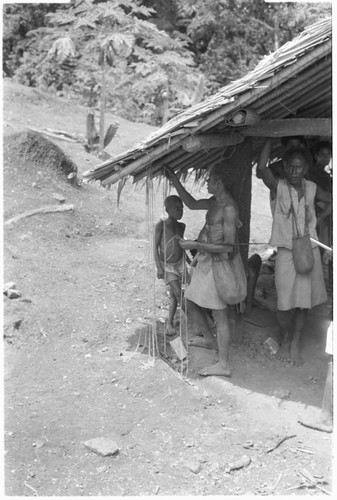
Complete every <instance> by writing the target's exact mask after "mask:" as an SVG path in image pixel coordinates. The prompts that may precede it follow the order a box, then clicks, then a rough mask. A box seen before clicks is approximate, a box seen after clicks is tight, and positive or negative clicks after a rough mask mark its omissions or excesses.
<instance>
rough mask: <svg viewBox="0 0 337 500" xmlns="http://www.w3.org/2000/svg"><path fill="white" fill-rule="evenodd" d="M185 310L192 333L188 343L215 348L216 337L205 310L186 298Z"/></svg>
mask: <svg viewBox="0 0 337 500" xmlns="http://www.w3.org/2000/svg"><path fill="white" fill-rule="evenodd" d="M186 311H187V318H188V321H189V324H190V331H191V333H192V338H191V339H190V341H189V345H191V346H195V347H205V348H206V349H216V348H217V343H216V338H215V337H214V334H213V332H212V329H211V328H210V322H209V319H208V318H207V314H208V313H207V312H206V310H205V309H203V308H202V307H200V306H198V305H197V304H195V303H194V302H192V301H191V300H188V299H186Z"/></svg>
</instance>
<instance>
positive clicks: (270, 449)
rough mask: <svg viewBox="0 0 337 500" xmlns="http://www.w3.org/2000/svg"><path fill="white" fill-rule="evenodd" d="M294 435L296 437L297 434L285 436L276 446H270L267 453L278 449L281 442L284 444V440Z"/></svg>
mask: <svg viewBox="0 0 337 500" xmlns="http://www.w3.org/2000/svg"><path fill="white" fill-rule="evenodd" d="M294 437H296V434H293V435H292V436H285V437H284V438H282V439H280V441H278V442H277V443H276V444H275V445H274V446H272V447H271V448H268V450H266V453H270V452H271V451H274V450H276V448H278V447H279V446H280V444H282V443H283V442H284V441H286V440H287V439H291V438H294Z"/></svg>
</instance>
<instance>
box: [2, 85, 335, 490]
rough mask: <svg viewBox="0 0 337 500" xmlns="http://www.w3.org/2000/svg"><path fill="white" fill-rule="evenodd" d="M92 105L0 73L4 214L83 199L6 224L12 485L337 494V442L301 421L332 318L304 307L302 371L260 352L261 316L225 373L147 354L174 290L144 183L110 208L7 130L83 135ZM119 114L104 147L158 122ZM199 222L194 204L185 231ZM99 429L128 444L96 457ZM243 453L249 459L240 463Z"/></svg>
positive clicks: (193, 357) (199, 356) (192, 360)
mask: <svg viewBox="0 0 337 500" xmlns="http://www.w3.org/2000/svg"><path fill="white" fill-rule="evenodd" d="M86 111H87V110H86V109H85V108H83V107H81V106H78V105H76V104H73V103H71V102H68V101H66V100H64V99H63V100H62V99H57V98H55V97H51V96H49V95H46V94H44V93H42V92H39V91H37V90H34V89H28V88H25V87H22V86H19V85H16V84H13V83H12V82H10V81H8V82H7V81H5V82H4V135H5V138H4V174H3V183H4V189H3V196H4V219H5V221H8V220H9V219H11V218H12V217H14V216H16V215H18V214H21V213H23V212H26V211H28V210H31V209H35V208H39V207H44V206H46V205H48V206H49V205H57V204H58V201H57V199H56V198H55V194H58V195H62V196H63V197H64V198H65V201H64V203H65V204H73V205H74V210H73V211H69V212H68V211H67V212H60V213H45V214H37V215H33V216H30V217H26V218H23V219H21V220H19V221H17V222H15V223H12V224H5V225H4V282H5V283H7V282H15V283H16V287H17V289H18V290H19V291H20V292H21V297H19V298H16V299H9V298H8V297H5V296H4V326H5V328H4V332H5V333H4V334H5V338H4V343H3V346H4V361H5V364H4V366H5V373H4V375H5V382H4V385H5V394H4V416H5V493H6V494H7V495H24V496H79V495H82V496H83V495H84V496H102V495H106V496H115V495H127V496H134V495H211V494H212V495H236V494H245V495H248V494H254V495H264V496H265V495H274V494H279V495H280V494H282V495H287V494H299V495H304V494H309V493H310V494H314V495H320V494H322V493H323V492H330V493H331V489H332V463H331V436H330V435H328V434H320V433H319V432H316V431H313V430H310V429H307V428H304V427H302V426H300V425H299V424H298V423H297V419H298V417H299V416H300V415H302V414H304V413H305V412H311V413H314V412H315V411H318V407H319V406H320V404H321V399H322V395H323V387H324V382H325V374H326V368H327V357H326V355H325V353H324V345H325V332H326V327H327V321H328V315H327V311H326V310H325V309H324V308H321V309H320V310H318V311H315V312H313V313H312V314H311V317H310V322H309V323H310V324H309V325H308V337H307V341H306V346H305V351H304V355H305V359H306V363H305V365H304V366H303V367H301V368H295V367H291V366H289V365H287V364H286V363H282V362H280V361H278V360H276V359H274V358H273V357H272V356H271V355H270V354H269V353H268V351H267V350H266V349H265V348H264V346H263V342H264V340H265V339H266V338H268V337H269V336H273V335H274V336H275V335H277V326H276V320H275V315H274V314H273V313H271V312H269V311H263V310H261V309H256V310H255V318H257V320H258V321H259V322H260V324H261V325H262V326H256V325H253V324H251V323H246V322H243V321H242V320H241V319H240V318H237V319H236V329H235V332H234V334H233V343H232V349H231V359H232V365H233V376H232V378H231V379H230V380H224V379H221V378H216V377H211V378H209V379H200V377H198V376H197V374H196V373H197V370H198V367H200V366H204V365H205V364H207V363H209V362H212V359H213V357H214V355H215V353H214V352H211V351H207V352H205V351H204V350H203V349H197V348H192V349H191V350H190V352H189V364H188V374H187V377H182V376H181V375H180V374H179V373H178V371H176V370H174V369H172V366H173V365H174V359H172V356H171V357H169V359H167V360H166V362H165V361H164V360H162V359H156V360H155V361H154V360H153V359H152V358H150V357H149V356H148V355H147V353H146V351H144V353H143V354H139V353H138V352H136V344H137V342H138V341H139V342H141V343H146V341H144V332H145V331H146V328H147V325H149V324H150V323H151V321H153V319H152V320H151V317H152V318H153V316H154V313H155V316H156V320H157V323H156V324H157V330H158V339H159V343H160V346H161V349H162V348H163V324H162V322H161V321H162V318H165V316H166V314H167V296H166V293H165V289H164V287H163V286H162V284H161V283H158V282H156V280H154V279H153V273H152V272H150V271H151V270H149V266H148V261H149V244H148V237H149V235H148V232H147V225H148V222H149V221H148V220H147V219H148V214H147V212H146V208H145V192H144V189H142V188H141V186H138V187H136V188H135V189H134V188H133V186H132V185H131V184H130V185H129V186H126V188H125V193H124V194H123V196H122V201H121V206H120V208H119V209H118V210H116V192H117V188H116V186H113V187H112V188H111V190H110V191H106V190H103V189H101V188H99V187H98V186H96V185H84V186H82V187H79V188H75V187H72V186H71V185H70V184H68V183H67V182H66V180H65V176H63V175H62V174H60V173H57V172H55V171H54V170H53V169H52V168H51V165H47V164H44V163H43V162H42V164H41V163H40V164H38V165H37V164H36V163H34V162H33V163H32V162H30V161H28V160H27V159H25V158H22V156H20V154H19V153H18V148H17V147H16V144H17V143H16V142H15V141H14V140H13V137H12V134H13V133H16V132H20V131H24V130H26V129H25V127H26V126H29V125H31V126H34V127H40V128H43V127H51V128H54V129H62V130H65V131H67V132H70V133H77V134H84V130H85V116H86ZM110 118H111V120H112V119H114V118H115V117H110ZM119 121H120V128H119V131H118V134H117V136H116V137H115V138H114V140H113V142H112V143H111V145H110V147H109V148H108V151H109V152H110V153H111V154H115V153H118V152H120V151H122V150H124V149H127V148H128V147H130V146H131V145H132V144H133V143H134V142H137V141H139V140H141V139H142V138H143V137H145V136H146V135H147V134H149V133H150V132H151V131H152V130H153V129H152V128H151V127H149V126H148V125H144V124H134V123H130V122H127V121H126V120H121V119H120V120H119ZM107 122H109V119H108V120H107ZM55 143H57V145H58V146H60V147H61V148H62V149H63V151H64V152H65V153H66V154H68V155H69V156H70V157H71V159H72V160H73V161H74V162H75V163H76V164H77V166H78V169H79V171H80V172H83V171H85V170H87V169H88V168H90V166H92V165H95V164H97V163H98V160H97V158H96V157H95V156H93V155H89V154H88V153H86V152H85V151H84V148H83V147H82V146H81V145H80V144H71V143H67V142H62V141H55ZM254 186H255V190H257V195H256V196H255V197H254V205H253V211H254V220H253V223H252V228H253V235H252V238H253V239H255V241H267V240H268V235H269V230H270V226H268V224H269V223H270V216H269V207H268V197H267V196H266V192H265V191H264V190H263V187H262V186H261V185H260V184H259V182H256V180H254ZM162 194H163V193H162V192H161V190H160V189H159V191H158V192H157V195H156V202H155V207H154V215H153V218H154V220H156V219H158V218H159V217H160V216H161V214H162ZM151 217H152V214H151ZM202 219H203V216H200V217H199V216H198V218H196V217H195V214H191V213H189V212H188V211H186V212H185V215H184V221H185V222H186V224H187V236H188V237H194V235H196V234H197V230H198V229H200V227H201V224H202ZM154 286H155V292H156V293H155V294H154V293H153V287H154ZM167 349H168V352H169V354H170V353H171V354H172V351H169V346H168V348H167ZM178 368H179V365H178ZM96 437H104V438H110V439H113V440H114V441H115V442H116V443H117V445H118V447H119V453H118V454H117V455H115V456H110V457H102V456H100V455H98V454H95V453H93V452H92V451H90V450H89V449H88V448H86V447H85V446H84V444H83V443H84V442H86V441H87V440H89V439H92V438H96ZM243 456H246V457H245V461H244V462H242V463H241V465H242V464H244V465H243V466H242V467H241V468H237V469H232V470H231V468H230V465H229V464H231V463H233V462H235V461H236V460H241V459H242V457H243ZM247 457H248V458H247ZM248 462H249V463H248Z"/></svg>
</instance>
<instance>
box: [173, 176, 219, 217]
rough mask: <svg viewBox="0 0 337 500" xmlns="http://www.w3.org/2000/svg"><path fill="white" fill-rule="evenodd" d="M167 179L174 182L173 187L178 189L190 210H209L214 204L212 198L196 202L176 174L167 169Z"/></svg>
mask: <svg viewBox="0 0 337 500" xmlns="http://www.w3.org/2000/svg"><path fill="white" fill-rule="evenodd" d="M165 175H166V177H167V178H168V179H169V180H170V181H171V182H172V184H173V186H174V187H175V188H176V190H177V193H178V195H179V196H180V198H181V199H182V201H183V203H184V204H185V205H186V206H187V207H188V208H189V209H190V210H208V209H209V207H210V206H211V203H212V198H203V199H201V200H196V199H195V198H193V196H192V195H190V193H189V192H188V191H186V189H185V188H184V186H183V185H182V184H181V182H180V181H179V179H178V177H177V176H176V174H175V173H174V172H173V171H172V170H170V169H168V168H165Z"/></svg>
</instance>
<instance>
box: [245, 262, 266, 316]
mask: <svg viewBox="0 0 337 500" xmlns="http://www.w3.org/2000/svg"><path fill="white" fill-rule="evenodd" d="M261 265H262V259H261V257H260V256H259V255H258V254H257V253H255V254H254V255H252V256H251V257H250V258H249V259H248V277H247V297H246V302H245V303H246V309H245V312H244V315H245V316H246V317H249V316H250V314H251V312H252V307H253V298H254V293H255V288H256V283H257V280H258V277H259V274H260V269H261Z"/></svg>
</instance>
